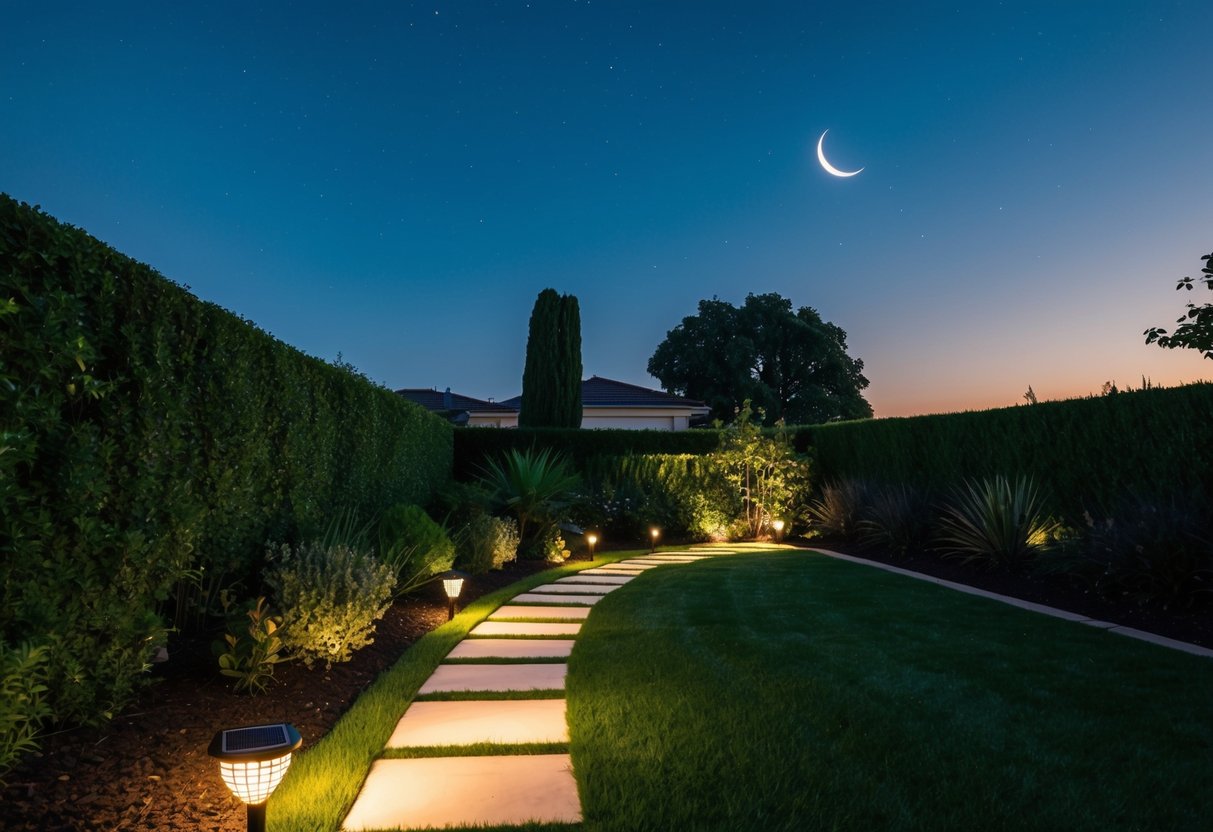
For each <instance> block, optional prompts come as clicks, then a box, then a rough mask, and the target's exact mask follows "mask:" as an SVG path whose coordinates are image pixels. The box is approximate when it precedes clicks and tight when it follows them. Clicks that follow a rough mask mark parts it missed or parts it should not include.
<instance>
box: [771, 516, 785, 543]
mask: <svg viewBox="0 0 1213 832" xmlns="http://www.w3.org/2000/svg"><path fill="white" fill-rule="evenodd" d="M783 526H784V523H783V521H782V520H775V521H773V522H772V523H771V528H772V529H774V530H775V539H776V540H779V539H781V538H782V537H783Z"/></svg>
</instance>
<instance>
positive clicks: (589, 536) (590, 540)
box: [585, 533, 598, 560]
mask: <svg viewBox="0 0 1213 832" xmlns="http://www.w3.org/2000/svg"><path fill="white" fill-rule="evenodd" d="M585 542H586V543H588V544H589V546H590V560H593V559H594V544H595V543H597V542H598V535H596V534H593V533H590V534H587V535H586V536H585Z"/></svg>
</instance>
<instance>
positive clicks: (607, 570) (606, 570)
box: [586, 566, 645, 578]
mask: <svg viewBox="0 0 1213 832" xmlns="http://www.w3.org/2000/svg"><path fill="white" fill-rule="evenodd" d="M586 571H588V572H590V573H591V574H593V575H614V576H616V577H618V576H620V575H624V576H629V577H632V578H635V577H636V576H637V575H643V574H644V573H645V570H643V569H632V568H631V567H626V568H624V567H618V566H610V567H607V566H604V567H602V568H601V569H589V570H586Z"/></svg>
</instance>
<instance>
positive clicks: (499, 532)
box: [455, 514, 518, 575]
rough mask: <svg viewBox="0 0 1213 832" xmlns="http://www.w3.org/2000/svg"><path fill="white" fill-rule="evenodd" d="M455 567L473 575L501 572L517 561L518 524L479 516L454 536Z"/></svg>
mask: <svg viewBox="0 0 1213 832" xmlns="http://www.w3.org/2000/svg"><path fill="white" fill-rule="evenodd" d="M455 548H456V552H457V553H458V554H457V555H456V560H455V563H456V566H458V567H459V568H460V569H462V570H464V571H465V572H469V573H471V574H472V575H482V574H484V573H485V572H488V571H489V570H490V569H500V568H502V567H503V566H505V565H506V564H507V563H509V562H510V561H512V560H515V559H516V558H517V557H518V524H517V523H515V522H514V521H513V519H511V518H509V517H492V516H491V515H488V514H477V515H475V516H473V517H472V519H471V520H469V521H468V522H467V523H466V524H464V526H463V527H462V528H461V529H460V530H459V531H458V533H457V534H456V536H455Z"/></svg>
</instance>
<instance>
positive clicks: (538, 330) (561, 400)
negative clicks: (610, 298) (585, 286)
mask: <svg viewBox="0 0 1213 832" xmlns="http://www.w3.org/2000/svg"><path fill="white" fill-rule="evenodd" d="M518 425H519V427H526V428H538V427H572V428H575V427H580V426H581V310H580V306H579V305H578V303H577V298H576V297H574V296H573V295H563V296H562V295H560V294H558V293H557V292H556V290H555V289H544V290H543V291H542V292H540V293H539V297H537V298H535V306H534V308H533V309H532V310H531V324H530V333H529V334H528V336H527V342H526V364H525V366H524V368H523V372H522V408H521V410H520V411H519V413H518Z"/></svg>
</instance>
